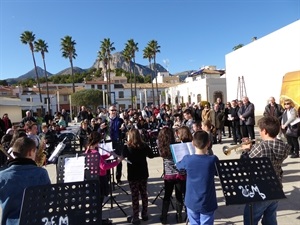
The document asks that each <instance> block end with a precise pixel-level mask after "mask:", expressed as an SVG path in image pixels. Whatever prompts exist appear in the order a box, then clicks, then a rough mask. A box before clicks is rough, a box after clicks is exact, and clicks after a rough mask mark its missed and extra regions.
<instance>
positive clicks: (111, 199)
mask: <svg viewBox="0 0 300 225" xmlns="http://www.w3.org/2000/svg"><path fill="white" fill-rule="evenodd" d="M107 177H108V182H109V196H108V197H107V199H106V201H105V202H104V203H103V204H102V208H103V207H104V206H105V205H106V204H107V203H108V202H110V209H113V208H114V207H113V204H114V203H115V204H116V205H117V206H118V208H119V209H120V210H121V211H122V212H123V214H124V215H125V216H127V214H126V212H125V211H124V210H123V209H122V207H121V206H120V205H119V203H118V202H117V200H116V196H113V190H114V174H113V168H112V169H110V170H108V171H107ZM122 190H124V189H122ZM124 191H125V190H124ZM125 193H126V194H127V195H128V193H127V192H126V191H125Z"/></svg>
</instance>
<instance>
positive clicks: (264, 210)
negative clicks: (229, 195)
mask: <svg viewBox="0 0 300 225" xmlns="http://www.w3.org/2000/svg"><path fill="white" fill-rule="evenodd" d="M252 205H253V225H257V224H258V221H259V220H260V219H261V217H263V218H262V224H263V225H277V220H276V210H277V207H278V201H263V202H255V203H252ZM250 218H251V217H250V205H249V204H246V206H245V208H244V225H251V221H250Z"/></svg>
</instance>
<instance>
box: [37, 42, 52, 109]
mask: <svg viewBox="0 0 300 225" xmlns="http://www.w3.org/2000/svg"><path fill="white" fill-rule="evenodd" d="M34 51H35V52H41V55H42V59H43V63H44V73H45V79H46V88H47V107H48V108H47V110H48V112H49V113H50V98H49V86H48V73H47V69H46V62H45V53H46V52H47V53H48V45H47V43H46V42H45V41H44V40H42V39H38V40H37V41H35V42H34Z"/></svg>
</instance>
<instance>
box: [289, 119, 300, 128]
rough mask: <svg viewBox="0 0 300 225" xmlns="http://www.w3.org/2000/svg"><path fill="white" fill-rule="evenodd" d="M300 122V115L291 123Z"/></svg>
mask: <svg viewBox="0 0 300 225" xmlns="http://www.w3.org/2000/svg"><path fill="white" fill-rule="evenodd" d="M299 122H300V117H297V118H296V119H294V120H293V122H291V125H292V126H294V125H295V124H297V123H299Z"/></svg>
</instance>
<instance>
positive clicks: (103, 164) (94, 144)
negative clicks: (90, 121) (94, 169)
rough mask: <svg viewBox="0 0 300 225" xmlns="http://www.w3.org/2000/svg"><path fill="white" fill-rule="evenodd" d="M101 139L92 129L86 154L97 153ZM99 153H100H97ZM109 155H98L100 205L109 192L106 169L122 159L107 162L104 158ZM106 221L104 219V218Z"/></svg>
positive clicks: (114, 165)
mask: <svg viewBox="0 0 300 225" xmlns="http://www.w3.org/2000/svg"><path fill="white" fill-rule="evenodd" d="M101 140H102V137H101V135H100V133H98V132H97V131H92V132H91V134H90V136H89V139H88V144H87V148H86V151H85V153H86V154H94V153H97V154H99V150H98V144H99V142H100V141H101ZM99 155H100V154H99ZM109 157H110V155H109V154H105V155H100V156H99V158H100V159H99V180H100V195H101V197H100V201H101V202H100V204H101V205H102V203H103V200H104V197H105V196H108V194H109V185H108V176H107V170H110V169H111V168H113V167H116V166H117V165H118V164H119V163H120V162H121V161H122V160H123V157H118V158H117V159H116V160H114V161H112V162H107V161H106V159H108V158H109ZM105 221H106V220H105Z"/></svg>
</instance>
